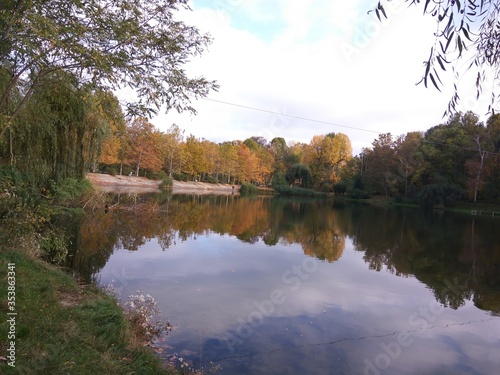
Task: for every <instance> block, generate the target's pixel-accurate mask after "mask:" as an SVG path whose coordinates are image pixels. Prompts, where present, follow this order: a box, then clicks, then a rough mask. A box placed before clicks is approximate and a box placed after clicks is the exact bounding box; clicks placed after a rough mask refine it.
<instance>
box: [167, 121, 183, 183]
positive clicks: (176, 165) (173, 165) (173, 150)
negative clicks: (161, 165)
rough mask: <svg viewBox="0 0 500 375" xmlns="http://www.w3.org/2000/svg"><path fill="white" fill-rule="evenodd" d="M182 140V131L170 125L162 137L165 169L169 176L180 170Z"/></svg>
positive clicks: (174, 125) (176, 126)
mask: <svg viewBox="0 0 500 375" xmlns="http://www.w3.org/2000/svg"><path fill="white" fill-rule="evenodd" d="M183 139H184V130H181V129H180V128H179V126H178V125H176V124H172V125H171V126H170V128H168V130H167V132H166V133H165V135H164V137H163V143H164V147H165V167H166V169H167V171H168V174H169V176H172V174H173V173H178V172H180V168H181V155H180V153H181V142H182V141H183Z"/></svg>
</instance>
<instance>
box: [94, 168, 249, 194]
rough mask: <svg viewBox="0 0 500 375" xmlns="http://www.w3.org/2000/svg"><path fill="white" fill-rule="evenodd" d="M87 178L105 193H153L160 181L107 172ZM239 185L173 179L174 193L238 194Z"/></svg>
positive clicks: (158, 188)
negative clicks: (114, 174) (113, 174)
mask: <svg viewBox="0 0 500 375" xmlns="http://www.w3.org/2000/svg"><path fill="white" fill-rule="evenodd" d="M86 177H87V179H88V180H89V181H90V182H91V183H92V186H94V188H96V189H99V190H101V191H104V192H106V193H116V192H129V193H154V192H159V191H160V184H161V181H159V180H150V179H147V178H145V177H136V176H119V175H116V176H112V175H109V174H100V173H87V176H86ZM233 186H234V189H233ZM239 191H240V186H239V185H230V184H209V183H206V182H197V181H177V180H174V181H173V185H172V192H173V193H174V194H189V193H195V194H228V195H229V194H233V193H234V194H239Z"/></svg>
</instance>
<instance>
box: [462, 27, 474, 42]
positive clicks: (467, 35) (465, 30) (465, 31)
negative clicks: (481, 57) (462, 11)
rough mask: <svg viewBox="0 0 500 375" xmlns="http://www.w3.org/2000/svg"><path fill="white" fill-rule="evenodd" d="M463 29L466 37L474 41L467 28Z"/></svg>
mask: <svg viewBox="0 0 500 375" xmlns="http://www.w3.org/2000/svg"><path fill="white" fill-rule="evenodd" d="M462 31H463V33H464V35H465V37H466V38H467V39H469V40H470V41H471V42H472V39H471V38H470V36H469V32H468V31H467V29H465V28H463V29H462Z"/></svg>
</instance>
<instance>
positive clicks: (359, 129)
mask: <svg viewBox="0 0 500 375" xmlns="http://www.w3.org/2000/svg"><path fill="white" fill-rule="evenodd" d="M202 99H203V100H208V101H210V102H215V103H220V104H225V105H230V106H233V107H239V108H245V109H250V110H252V111H258V112H264V113H270V114H273V115H278V116H284V117H290V118H294V119H298V120H304V121H310V122H316V123H319V124H326V125H333V126H337V127H340V128H346V129H353V130H358V131H363V132H367V133H374V134H383V132H379V131H376V130H370V129H364V128H358V127H355V126H349V125H341V124H337V123H335V122H331V121H323V120H316V119H312V118H310V117H303V116H296V115H289V114H286V113H281V112H276V111H271V110H268V109H262V108H256V107H250V106H246V105H243V104H236V103H230V102H226V101H223V100H217V99H209V98H202ZM422 142H423V143H428V144H434V145H437V146H446V147H453V148H457V149H461V150H466V151H474V152H477V151H478V150H477V149H475V148H471V147H464V146H458V145H453V144H449V143H444V142H438V141H429V140H426V139H424V138H422ZM484 152H485V153H486V154H489V155H500V153H499V152H494V151H484Z"/></svg>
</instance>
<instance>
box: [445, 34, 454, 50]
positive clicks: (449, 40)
mask: <svg viewBox="0 0 500 375" xmlns="http://www.w3.org/2000/svg"><path fill="white" fill-rule="evenodd" d="M454 35H455V32H454V31H452V32H451V34H450V35H449V36H448V41H447V42H446V47H444V52H446V51H447V50H448V47H449V46H450V43H451V40H452V39H453V36H454Z"/></svg>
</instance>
